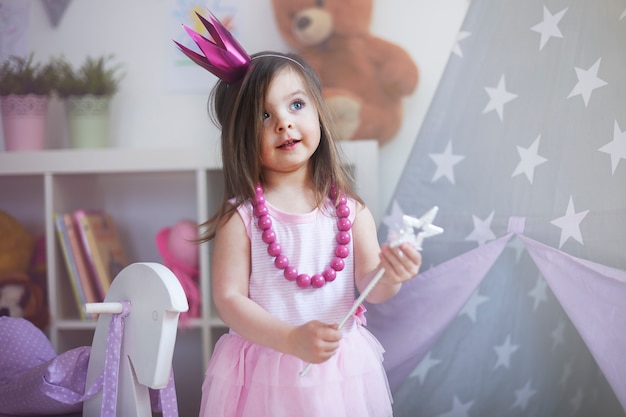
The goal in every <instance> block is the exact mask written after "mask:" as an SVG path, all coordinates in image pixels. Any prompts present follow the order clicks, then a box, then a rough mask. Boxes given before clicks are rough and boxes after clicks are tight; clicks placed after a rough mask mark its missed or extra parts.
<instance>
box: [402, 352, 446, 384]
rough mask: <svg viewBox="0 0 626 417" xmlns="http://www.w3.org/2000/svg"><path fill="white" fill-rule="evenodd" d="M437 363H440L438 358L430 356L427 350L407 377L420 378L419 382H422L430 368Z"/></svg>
mask: <svg viewBox="0 0 626 417" xmlns="http://www.w3.org/2000/svg"><path fill="white" fill-rule="evenodd" d="M439 363H441V361H440V360H439V359H433V358H432V356H431V352H428V354H427V355H426V357H425V358H424V359H422V361H421V362H420V363H419V365H417V368H415V370H414V371H413V372H411V375H409V378H415V377H418V378H419V380H420V384H423V383H424V380H425V379H426V376H427V375H428V372H429V371H430V370H431V368H433V367H434V366H436V365H438V364H439Z"/></svg>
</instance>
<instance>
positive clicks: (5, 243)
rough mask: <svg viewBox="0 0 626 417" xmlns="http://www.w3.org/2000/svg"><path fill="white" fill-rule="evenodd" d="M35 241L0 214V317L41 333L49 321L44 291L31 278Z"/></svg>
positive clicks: (36, 248)
mask: <svg viewBox="0 0 626 417" xmlns="http://www.w3.org/2000/svg"><path fill="white" fill-rule="evenodd" d="M38 241H40V240H38ZM38 241H36V240H35V239H34V238H33V237H32V236H31V235H30V234H29V233H28V232H27V231H26V229H25V228H24V226H22V224H20V223H19V222H18V221H17V220H16V219H15V218H14V217H13V216H11V215H9V214H8V213H5V212H3V211H0V317H1V316H8V317H17V318H24V319H26V320H29V321H31V322H32V323H33V324H35V325H36V326H37V327H39V328H41V329H43V328H44V327H45V326H47V324H48V319H49V317H48V309H47V305H46V303H45V289H44V288H42V286H41V283H38V282H35V280H34V279H32V278H33V277H31V274H32V275H37V274H38V271H36V269H35V268H34V267H33V265H34V263H33V262H34V260H35V259H39V256H38V255H39V254H40V252H39V251H40V250H41V245H38V244H37V243H38ZM40 266H41V265H38V267H40Z"/></svg>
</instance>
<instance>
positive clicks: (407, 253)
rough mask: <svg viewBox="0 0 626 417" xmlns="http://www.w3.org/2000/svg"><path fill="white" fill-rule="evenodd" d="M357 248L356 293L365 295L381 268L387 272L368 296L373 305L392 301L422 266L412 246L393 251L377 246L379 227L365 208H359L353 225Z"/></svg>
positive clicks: (353, 235) (353, 236)
mask: <svg viewBox="0 0 626 417" xmlns="http://www.w3.org/2000/svg"><path fill="white" fill-rule="evenodd" d="M352 239H353V247H354V277H355V283H356V286H357V289H358V290H359V291H363V290H364V289H365V287H366V286H367V284H368V283H369V282H370V281H371V280H372V278H374V276H375V275H376V273H377V272H378V271H379V270H380V268H384V269H385V273H384V274H383V276H382V278H381V280H380V281H379V283H378V284H377V285H376V286H375V287H374V289H373V290H372V292H371V293H370V294H369V295H368V296H367V301H368V302H370V303H382V302H383V301H386V300H388V299H389V298H391V297H393V296H394V295H395V294H396V293H397V292H398V291H400V287H401V286H402V283H403V282H405V281H408V280H409V279H411V278H413V277H414V276H415V275H417V273H418V271H419V267H420V265H421V263H422V256H421V254H420V253H419V252H418V251H417V250H416V249H415V248H414V247H413V246H412V245H411V244H410V243H406V242H405V243H402V244H401V245H400V246H397V247H395V248H391V247H390V246H389V245H388V244H384V245H383V246H382V248H381V247H380V246H379V245H378V237H377V235H376V224H375V222H374V218H373V217H372V213H371V212H370V211H369V209H368V208H367V207H365V206H363V205H360V204H359V205H358V206H357V214H356V217H355V219H354V224H353V225H352Z"/></svg>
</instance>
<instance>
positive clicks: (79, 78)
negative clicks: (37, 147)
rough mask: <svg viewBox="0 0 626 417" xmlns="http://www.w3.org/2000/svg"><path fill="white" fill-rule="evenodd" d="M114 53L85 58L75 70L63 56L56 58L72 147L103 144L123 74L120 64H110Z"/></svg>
mask: <svg viewBox="0 0 626 417" xmlns="http://www.w3.org/2000/svg"><path fill="white" fill-rule="evenodd" d="M112 59H113V55H107V56H102V57H99V58H93V57H87V58H86V59H85V61H84V62H83V64H82V65H81V66H80V67H78V69H74V68H73V67H72V65H71V64H69V63H68V62H67V61H66V60H65V59H64V58H58V59H57V61H56V64H55V66H56V71H57V73H58V82H57V86H56V91H57V94H58V95H59V97H60V98H61V99H62V100H63V101H64V102H65V109H66V112H67V117H68V132H69V136H70V143H71V144H72V145H73V146H75V147H82V148H84V147H87V148H93V147H102V146H106V144H107V140H108V124H109V108H110V102H111V98H112V97H113V95H114V94H115V93H116V92H117V91H118V88H119V85H120V82H121V80H122V78H123V77H124V74H123V73H122V72H121V65H120V64H117V65H110V61H111V60H112Z"/></svg>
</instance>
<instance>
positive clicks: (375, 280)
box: [300, 268, 385, 376]
mask: <svg viewBox="0 0 626 417" xmlns="http://www.w3.org/2000/svg"><path fill="white" fill-rule="evenodd" d="M384 273H385V268H380V270H379V271H378V272H377V273H376V275H375V276H374V278H372V280H371V281H370V283H369V284H367V287H365V289H364V290H363V292H362V293H361V295H359V298H357V299H356V301H355V302H354V304H352V307H351V308H350V311H348V314H346V316H345V317H344V318H343V320H341V321H340V322H339V327H338V330H341V328H342V327H343V325H344V324H346V322H347V321H348V320H349V319H350V317H352V316H353V315H354V313H355V312H356V309H357V308H359V306H360V305H361V303H363V301H364V300H365V298H366V297H367V296H368V295H369V293H370V292H372V290H373V289H374V287H375V286H376V284H378V281H380V279H381V278H382V277H383V274H384ZM311 365H312V364H310V363H309V364H307V366H306V367H305V368H304V369H303V370H302V371H301V372H300V376H305V375H306V374H307V372H309V369H311Z"/></svg>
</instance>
